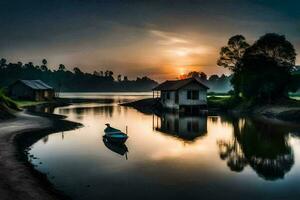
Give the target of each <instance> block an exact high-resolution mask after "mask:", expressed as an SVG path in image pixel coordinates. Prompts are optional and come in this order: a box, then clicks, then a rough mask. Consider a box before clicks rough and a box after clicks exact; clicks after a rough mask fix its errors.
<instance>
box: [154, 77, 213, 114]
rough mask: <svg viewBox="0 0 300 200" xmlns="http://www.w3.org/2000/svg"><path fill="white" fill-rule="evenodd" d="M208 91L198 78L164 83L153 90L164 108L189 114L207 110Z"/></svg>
mask: <svg viewBox="0 0 300 200" xmlns="http://www.w3.org/2000/svg"><path fill="white" fill-rule="evenodd" d="M207 90H208V87H207V86H206V85H204V84H203V83H202V82H201V81H200V80H199V79H198V78H187V79H183V80H172V81H165V82H163V83H162V84H160V85H158V86H157V87H155V88H153V97H154V96H155V95H154V94H155V92H157V94H160V103H161V104H162V106H163V107H164V108H166V109H171V110H179V111H184V112H189V111H193V110H199V109H203V108H205V109H206V108H207ZM159 92H160V93H159Z"/></svg>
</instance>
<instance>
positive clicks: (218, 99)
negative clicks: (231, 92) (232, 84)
mask: <svg viewBox="0 0 300 200" xmlns="http://www.w3.org/2000/svg"><path fill="white" fill-rule="evenodd" d="M241 102H242V101H241V98H238V97H234V96H210V97H208V98H207V104H208V107H209V108H217V109H221V110H228V109H232V108H235V107H236V106H238V105H239V104H240V103H241Z"/></svg>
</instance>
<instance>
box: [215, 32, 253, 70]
mask: <svg viewBox="0 0 300 200" xmlns="http://www.w3.org/2000/svg"><path fill="white" fill-rule="evenodd" d="M248 47H249V44H248V43H247V42H246V39H245V37H244V36H242V35H235V36H233V37H231V38H230V39H229V40H228V43H227V46H224V47H222V48H221V51H220V58H219V60H218V61H217V64H218V65H219V66H222V67H224V68H228V69H230V70H231V71H235V70H236V66H237V65H238V63H239V62H240V60H241V59H242V57H243V55H244V53H245V51H246V49H247V48H248Z"/></svg>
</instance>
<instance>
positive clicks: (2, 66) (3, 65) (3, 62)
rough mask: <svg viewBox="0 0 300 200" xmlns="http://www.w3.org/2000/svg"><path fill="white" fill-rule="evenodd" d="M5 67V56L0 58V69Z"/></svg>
mask: <svg viewBox="0 0 300 200" xmlns="http://www.w3.org/2000/svg"><path fill="white" fill-rule="evenodd" d="M5 67H6V59H5V58H1V60H0V69H3V68H5Z"/></svg>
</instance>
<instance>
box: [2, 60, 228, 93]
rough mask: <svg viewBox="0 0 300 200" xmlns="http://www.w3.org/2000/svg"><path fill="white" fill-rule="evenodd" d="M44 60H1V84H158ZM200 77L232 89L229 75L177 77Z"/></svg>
mask: <svg viewBox="0 0 300 200" xmlns="http://www.w3.org/2000/svg"><path fill="white" fill-rule="evenodd" d="M47 63H48V62H47V60H46V59H43V60H42V63H41V65H34V63H32V62H28V63H25V64H23V63H22V62H17V63H8V62H7V60H6V59H4V58H2V59H1V60H0V87H7V86H8V85H10V84H12V83H13V82H15V81H16V80H19V79H28V80H31V79H32V80H34V79H40V80H42V81H44V82H45V83H48V84H49V85H51V86H53V87H54V88H55V90H56V91H61V92H121V91H151V89H152V88H153V87H155V86H156V85H157V84H158V83H157V82H156V81H155V80H152V79H150V78H148V77H147V76H144V77H142V78H139V77H137V78H136V80H129V79H128V77H127V76H123V75H121V74H119V75H117V76H116V78H115V77H114V72H113V71H110V70H105V71H94V72H93V73H85V72H83V71H82V70H81V69H80V68H78V67H75V68H73V70H72V71H70V70H67V68H66V66H65V65H63V64H60V65H59V66H58V67H57V69H54V70H53V69H52V70H51V69H49V68H48V66H47ZM192 76H199V77H200V78H201V80H202V81H203V83H204V84H206V85H207V86H208V87H209V88H210V90H209V91H210V92H216V93H226V92H228V91H230V90H231V89H232V86H231V85H230V76H226V75H224V74H222V75H221V76H218V75H216V74H214V75H211V76H210V77H208V76H207V75H206V74H205V73H204V72H196V71H191V72H189V73H188V74H186V75H182V76H180V77H179V78H180V79H182V78H187V77H192Z"/></svg>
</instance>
